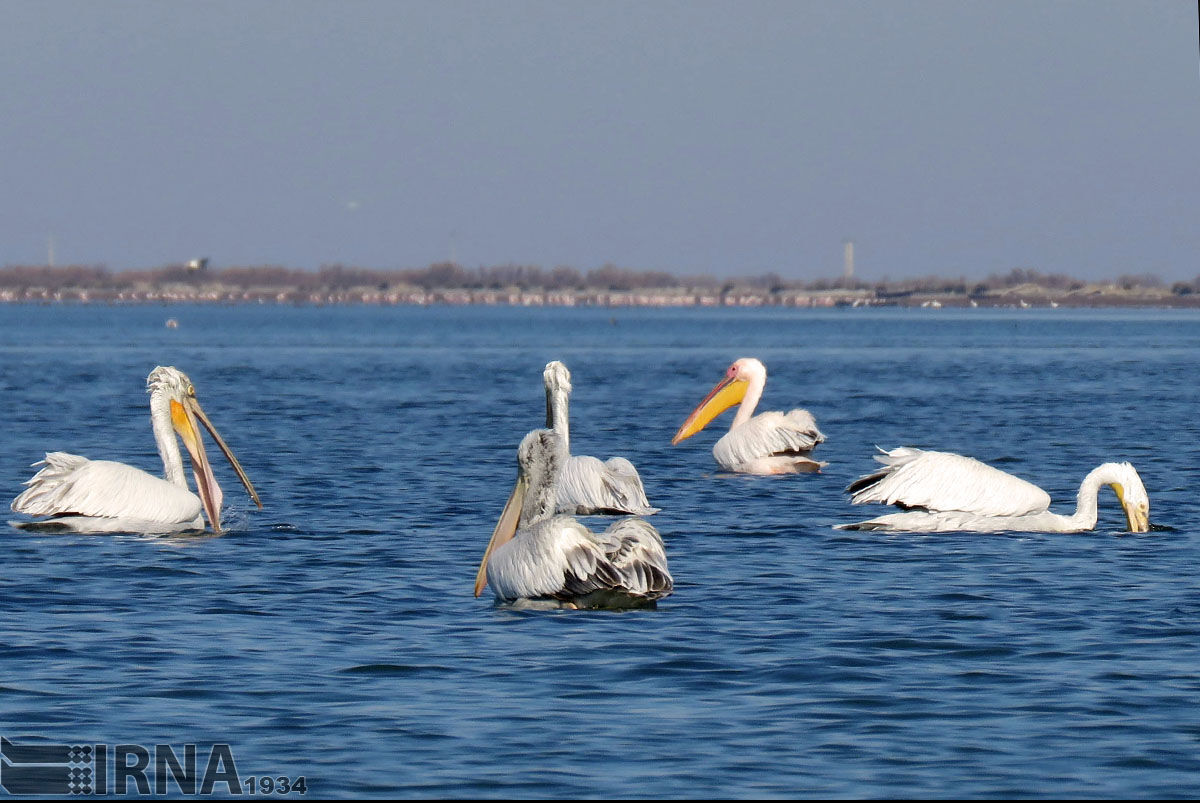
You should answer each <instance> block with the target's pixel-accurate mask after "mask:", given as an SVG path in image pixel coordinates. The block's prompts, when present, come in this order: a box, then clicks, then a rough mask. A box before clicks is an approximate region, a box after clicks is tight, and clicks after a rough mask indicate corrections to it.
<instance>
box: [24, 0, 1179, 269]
mask: <svg viewBox="0 0 1200 803" xmlns="http://www.w3.org/2000/svg"><path fill="white" fill-rule="evenodd" d="M5 12H6V13H5V17H6V20H5V26H4V27H3V28H2V29H0V64H2V65H3V66H4V69H5V71H6V75H8V76H10V80H9V81H7V82H6V83H5V85H4V87H3V88H2V89H0V98H3V109H4V110H5V115H4V117H5V119H4V122H3V124H2V125H0V144H2V145H3V148H4V152H5V154H6V157H7V158H5V160H4V169H3V174H2V175H3V177H4V186H5V188H6V190H7V191H6V192H5V193H4V195H3V198H4V200H3V202H2V206H0V212H2V214H0V243H2V246H0V265H13V264H45V263H46V262H47V260H48V259H49V258H50V249H51V247H52V248H53V260H54V262H55V263H56V264H59V265H64V264H72V263H73V264H88V265H96V264H102V265H106V266H107V267H109V268H110V269H112V270H123V269H146V268H152V267H156V266H160V265H165V264H171V263H181V262H186V261H187V260H189V259H192V258H196V257H208V258H209V259H210V260H211V264H212V265H213V266H214V267H226V266H234V265H238V266H250V265H270V264H277V265H283V266H286V267H290V268H302V269H313V268H317V267H319V266H321V265H324V264H334V263H341V264H345V265H356V266H361V267H364V268H371V269H406V268H421V267H424V266H427V265H429V264H432V263H435V262H439V261H443V260H451V261H455V262H458V263H460V264H462V265H464V266H466V267H477V266H494V265H504V264H524V265H538V266H540V267H542V268H544V269H552V268H554V267H555V266H558V265H568V266H571V267H574V268H576V269H578V270H581V271H587V270H589V269H592V268H596V267H599V266H601V265H604V264H612V265H616V266H619V267H622V268H627V269H631V270H656V271H665V272H668V273H671V274H674V275H676V276H680V277H683V276H695V275H713V276H719V277H736V276H746V275H761V274H765V273H772V272H773V273H778V274H779V275H780V276H782V277H784V278H786V279H798V280H805V281H807V280H812V279H817V278H822V277H835V276H838V275H840V273H841V269H842V243H843V241H844V240H846V239H851V240H853V241H854V243H855V267H856V276H857V277H858V278H861V279H864V280H867V281H871V280H879V279H883V278H884V277H888V278H890V279H893V280H899V279H903V278H907V277H916V276H924V275H941V276H963V277H966V278H968V279H977V278H982V277H985V276H988V275H991V274H1003V273H1007V272H1008V271H1009V270H1011V269H1012V268H1017V267H1019V268H1027V269H1033V270H1037V271H1039V272H1042V273H1046V274H1066V275H1070V276H1074V277H1078V278H1080V279H1085V280H1096V279H1108V278H1115V277H1117V276H1121V275H1138V274H1149V275H1155V276H1158V277H1160V278H1162V279H1163V280H1164V281H1167V282H1171V281H1173V280H1179V279H1192V278H1194V277H1195V276H1197V275H1198V274H1200V259H1198V257H1197V254H1200V227H1198V226H1196V224H1195V220H1196V218H1197V213H1198V212H1200V159H1198V158H1197V156H1196V143H1197V142H1200V58H1198V41H1197V38H1198V32H1197V30H1198V27H1200V26H1198V23H1197V19H1196V14H1197V9H1196V5H1195V4H1192V3H1164V2H1159V3H1146V2H1143V3H1130V2H1104V1H1101V2H1080V1H1075V0H1067V1H1064V2H1056V3H1040V2H1031V1H1028V0H1018V1H1017V2H1008V3H1003V4H1001V3H961V2H951V1H949V0H936V1H935V0H926V1H924V2H909V3H890V2H880V1H872V2H867V1H866V0H862V1H859V2H854V1H853V0H851V1H848V2H836V3H834V2H767V1H766V0H759V1H758V2H749V3H737V4H734V3H718V2H700V1H697V2H674V1H672V2H667V1H666V0H660V1H659V2H644V3H635V2H609V3H602V4H585V3H576V2H549V1H546V2H540V1H539V2H533V1H532V0H527V1H522V2H510V3H503V4H495V3H485V2H475V1H472V2H466V1H465V0H460V1H458V2H444V3H434V2H424V1H421V2H405V3H391V2H376V1H375V0H361V1H360V2H349V3H336V4H335V3H331V2H313V1H312V0H305V1H303V2H281V0H258V1H257V2H250V3H242V2H229V1H227V0H214V2H206V3H203V4H162V3H155V2H151V1H150V0H116V1H115V2H108V3H104V4H93V3H87V2H82V0H63V1H62V2H55V3H35V2H9V3H7V4H6V5H5ZM51 242H52V243H53V245H52V246H51Z"/></svg>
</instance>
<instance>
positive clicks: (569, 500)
mask: <svg viewBox="0 0 1200 803" xmlns="http://www.w3.org/2000/svg"><path fill="white" fill-rule="evenodd" d="M542 379H543V382H544V383H545V386H546V426H547V427H550V428H551V429H553V430H554V431H555V432H556V433H558V436H559V438H561V439H562V443H563V448H564V449H566V450H567V452H568V454H569V453H570V448H571V446H570V444H571V434H570V433H571V429H570V414H569V412H568V404H569V398H570V394H571V389H572V388H571V372H570V371H568V370H567V366H566V365H564V364H563V363H561V362H559V361H558V360H554V361H552V362H549V363H546V368H545V370H544V371H543V372H542ZM557 510H558V512H559V513H571V514H575V515H580V516H586V515H592V514H620V513H631V514H634V515H638V516H648V515H650V514H652V513H657V512H658V508H656V507H651V506H650V502H649V501H648V500H647V499H646V490H645V488H644V487H643V486H642V478H641V477H640V476H638V472H637V469H636V468H634V467H633V463H630V462H629V461H628V460H626V459H625V458H624V457H611V458H609V459H608V460H605V461H601V460H600V459H599V458H595V457H590V456H588V455H570V456H568V457H567V459H566V461H565V462H564V463H563V466H562V469H561V471H560V473H559V477H558V504H557Z"/></svg>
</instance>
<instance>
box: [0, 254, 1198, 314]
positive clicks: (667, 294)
mask: <svg viewBox="0 0 1200 803" xmlns="http://www.w3.org/2000/svg"><path fill="white" fill-rule="evenodd" d="M0 302H6V303H33V304H45V303H74V304H288V305H332V304H339V305H353V304H371V305H389V306H397V305H405V306H431V305H439V306H514V307H723V308H728V307H793V308H816V309H826V308H833V307H933V308H937V307H993V308H994V307H1017V308H1026V307H1052V308H1053V307H1082V308H1093V307H1100V308H1103V307H1167V308H1192V307H1200V277H1198V278H1197V279H1195V280H1193V281H1191V282H1175V283H1174V284H1172V285H1170V286H1168V285H1166V284H1165V283H1163V282H1162V281H1161V280H1159V279H1158V278H1156V277H1154V276H1122V277H1119V278H1118V279H1116V280H1113V281H1104V282H1084V281H1081V280H1079V279H1074V278H1072V277H1069V276H1063V275H1060V274H1052V275H1046V274H1041V273H1039V272H1037V271H1035V270H1029V269H1023V268H1014V269H1013V270H1012V271H1010V272H1009V273H1008V274H1005V275H993V276H989V277H988V278H987V279H984V280H982V281H968V280H966V279H965V278H957V279H948V278H942V277H936V276H927V277H923V278H918V279H903V280H886V279H885V280H881V281H875V282H866V281H863V280H859V279H852V278H843V279H837V280H828V279H818V280H815V281H810V282H804V281H798V280H788V279H784V278H782V277H780V276H779V275H777V274H773V273H771V274H765V275H763V276H756V277H738V278H732V279H724V280H721V279H716V278H714V277H711V276H701V277H676V276H673V275H671V274H669V273H665V272H661V271H633V270H627V269H623V268H617V267H614V266H611V265H606V266H603V267H601V268H596V269H594V270H590V271H587V272H580V271H577V270H575V269H574V268H569V267H562V266H560V267H557V268H554V269H553V270H551V271H546V270H543V269H541V268H539V267H536V266H521V265H504V266H498V267H491V268H482V267H481V268H474V269H467V268H463V267H462V266H460V265H456V264H453V263H437V264H434V265H431V266H429V267H428V268H423V269H413V270H391V271H382V270H369V269H363V268H352V267H344V266H340V265H333V266H327V267H323V268H321V269H320V270H317V271H303V270H295V269H289V268H283V267H277V266H259V267H248V268H237V267H231V268H225V269H221V270H215V269H214V270H209V269H208V267H207V262H206V261H204V260H195V261H194V262H193V263H192V265H189V266H184V265H169V266H166V267H163V268H158V269H154V270H144V271H132V270H131V271H118V272H110V271H109V270H108V269H107V268H104V267H93V266H64V267H51V266H9V267H4V268H0Z"/></svg>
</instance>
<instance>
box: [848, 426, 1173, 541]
mask: <svg viewBox="0 0 1200 803" xmlns="http://www.w3.org/2000/svg"><path fill="white" fill-rule="evenodd" d="M880 451H881V452H883V454H880V455H876V456H875V459H876V460H878V461H879V462H880V463H883V466H884V467H883V468H882V469H880V470H878V471H876V472H875V473H874V474H866V475H864V476H862V477H860V478H859V479H857V480H855V481H854V482H852V483H851V484H850V486H849V487H848V488H847V489H846V490H847V491H849V492H850V493H851V494H852V496H851V499H850V501H851V502H853V503H854V504H856V505H859V504H863V503H866V502H881V503H883V504H887V505H896V506H897V507H900V508H902V509H903V510H904V512H903V513H890V514H887V515H884V516H879V517H878V518H874V519H870V520H868V521H860V522H858V523H856V524H841V525H838V526H837V528H836V529H839V530H884V531H899V532H945V531H959V532H999V531H1001V530H1015V531H1019V532H1044V533H1077V532H1084V531H1085V530H1092V529H1095V527H1096V504H1097V501H1098V500H1097V497H1099V495H1100V488H1101V486H1104V485H1111V486H1112V489H1113V490H1114V491H1115V492H1116V494H1117V499H1118V500H1119V501H1120V503H1121V507H1122V508H1123V509H1124V511H1125V518H1126V520H1127V521H1128V523H1129V529H1130V531H1131V532H1135V533H1144V532H1146V531H1147V530H1149V529H1150V498H1149V496H1147V494H1146V486H1144V485H1143V484H1142V478H1141V477H1139V476H1138V473H1137V471H1136V470H1135V469H1134V467H1133V466H1131V465H1130V464H1129V463H1104V464H1103V465H1101V466H1099V467H1097V468H1094V469H1092V471H1091V472H1090V473H1089V474H1088V475H1087V476H1086V477H1084V479H1083V482H1082V483H1081V484H1080V486H1079V496H1078V500H1079V501H1078V506H1077V507H1076V509H1075V513H1073V514H1072V515H1070V516H1066V515H1063V514H1060V513H1051V512H1050V510H1049V508H1050V495H1049V494H1047V493H1046V492H1045V491H1043V490H1042V489H1041V488H1039V487H1037V486H1036V485H1034V484H1033V483H1031V482H1026V481H1025V480H1023V479H1021V478H1019V477H1014V476H1013V475H1012V474H1008V473H1006V472H1004V471H1000V470H999V469H997V468H992V467H991V466H989V465H987V464H985V463H981V462H979V461H978V460H975V459H974V458H970V457H963V456H962V455H957V454H953V453H951V452H927V451H923V450H921V449H914V448H911V447H901V448H899V449H893V450H891V451H890V452H885V451H883V450H882V449H881V450H880Z"/></svg>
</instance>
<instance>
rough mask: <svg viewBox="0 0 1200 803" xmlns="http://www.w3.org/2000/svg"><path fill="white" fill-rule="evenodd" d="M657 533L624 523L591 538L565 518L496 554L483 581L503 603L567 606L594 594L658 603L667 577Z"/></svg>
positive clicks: (524, 533) (543, 524)
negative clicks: (616, 594) (536, 601)
mask: <svg viewBox="0 0 1200 803" xmlns="http://www.w3.org/2000/svg"><path fill="white" fill-rule="evenodd" d="M666 565H667V561H666V554H665V551H664V550H663V545H662V539H661V538H659V536H658V533H657V532H656V531H655V530H654V528H653V527H651V526H650V525H649V524H647V523H646V522H644V521H640V520H638V519H622V520H621V521H618V522H616V523H614V524H613V525H612V526H611V527H609V528H608V529H607V530H605V531H604V532H603V533H593V532H591V531H589V530H588V529H587V528H586V527H584V526H583V525H582V524H580V523H579V522H577V521H575V520H574V519H572V518H570V517H569V516H555V517H553V518H550V519H543V520H541V521H538V522H536V523H535V524H533V525H531V526H529V527H526V528H524V529H522V530H521V531H520V533H518V535H517V537H515V538H514V539H513V540H511V541H509V542H508V543H506V544H505V545H504V546H503V547H501V548H500V549H498V550H496V552H495V553H494V554H493V555H492V557H491V560H490V561H489V563H488V568H487V579H488V583H489V584H490V585H491V586H492V589H493V591H494V592H495V593H496V596H498V597H500V598H501V599H506V600H516V599H538V598H554V599H561V600H569V599H573V598H577V597H582V596H585V595H587V594H590V593H593V592H596V591H622V592H627V593H629V594H632V595H636V596H645V597H651V598H653V597H659V596H664V595H665V594H666V593H669V591H670V589H671V575H670V573H669V572H667V568H666Z"/></svg>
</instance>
